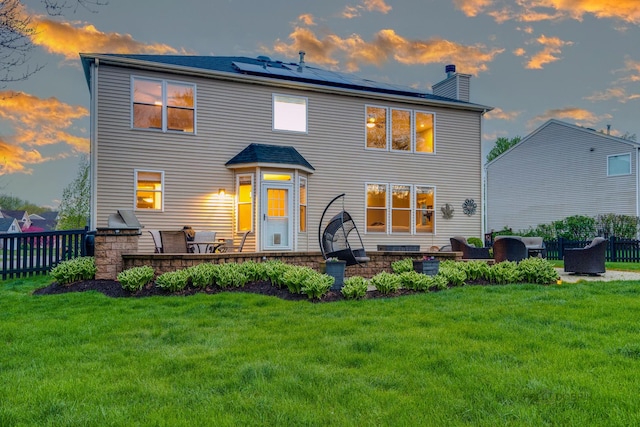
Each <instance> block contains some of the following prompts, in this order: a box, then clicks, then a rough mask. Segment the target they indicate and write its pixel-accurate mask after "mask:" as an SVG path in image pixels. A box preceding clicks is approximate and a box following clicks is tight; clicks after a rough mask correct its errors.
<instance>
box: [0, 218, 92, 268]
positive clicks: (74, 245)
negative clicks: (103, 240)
mask: <svg viewBox="0 0 640 427" xmlns="http://www.w3.org/2000/svg"><path fill="white" fill-rule="evenodd" d="M0 252H1V253H2V280H6V279H11V278H16V277H26V276H34V275H37V274H46V273H48V272H49V270H50V269H51V268H52V267H55V266H56V265H58V263H60V262H61V261H66V260H68V259H71V258H76V257H80V256H87V255H93V234H91V233H90V232H89V231H88V230H87V229H84V230H65V231H43V232H40V233H11V234H0Z"/></svg>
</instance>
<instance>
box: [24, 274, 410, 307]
mask: <svg viewBox="0 0 640 427" xmlns="http://www.w3.org/2000/svg"><path fill="white" fill-rule="evenodd" d="M86 291H97V292H101V293H103V294H104V295H106V296H108V297H112V298H142V297H150V296H156V295H160V296H189V295H194V294H197V293H205V294H218V293H221V292H247V293H255V294H261V295H269V296H274V297H278V298H281V299H284V300H290V301H300V300H304V301H310V302H314V303H319V302H333V301H340V300H344V299H345V298H344V296H343V295H342V293H341V292H339V291H329V292H328V293H327V294H326V295H324V296H323V297H322V298H321V299H319V300H318V299H313V300H311V299H309V298H308V297H307V295H306V294H292V293H291V292H289V290H288V289H286V288H283V289H280V288H278V287H276V286H273V285H272V284H271V282H270V281H258V282H250V283H247V284H246V285H245V286H243V287H241V288H224V289H222V288H219V287H216V286H209V287H207V288H205V289H201V288H195V287H193V286H187V287H186V288H185V289H184V290H182V291H178V292H168V291H165V290H163V289H161V288H158V287H157V286H154V285H153V284H149V285H147V286H146V287H145V288H143V289H141V290H140V291H137V292H129V291H127V290H124V289H122V286H121V285H120V282H118V281H116V280H84V281H80V282H75V283H71V284H69V285H60V284H58V283H52V284H51V285H49V286H46V287H44V288H40V289H36V290H35V291H34V292H33V294H34V295H54V294H63V293H67V292H86ZM415 293H417V292H415V291H410V290H408V289H400V290H399V291H398V292H394V293H391V294H383V293H381V292H379V291H377V290H371V291H368V292H367V295H366V296H365V297H364V299H372V298H394V297H398V296H402V295H410V294H415Z"/></svg>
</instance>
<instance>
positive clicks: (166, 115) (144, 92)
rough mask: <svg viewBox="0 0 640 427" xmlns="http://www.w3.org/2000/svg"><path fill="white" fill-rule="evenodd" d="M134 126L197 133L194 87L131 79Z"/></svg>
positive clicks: (168, 82)
mask: <svg viewBox="0 0 640 427" xmlns="http://www.w3.org/2000/svg"><path fill="white" fill-rule="evenodd" d="M132 88H133V89H132V91H133V93H132V96H131V99H132V103H133V107H132V112H133V113H132V126H133V128H135V129H157V130H161V131H163V132H167V131H171V132H184V133H195V93H196V87H195V85H193V84H188V83H180V82H172V81H167V80H154V79H146V78H139V77H132Z"/></svg>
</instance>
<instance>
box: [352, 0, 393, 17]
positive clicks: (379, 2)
mask: <svg viewBox="0 0 640 427" xmlns="http://www.w3.org/2000/svg"><path fill="white" fill-rule="evenodd" d="M362 11H367V12H380V13H383V14H385V15H386V14H387V13H389V12H390V11H391V6H389V5H388V4H386V3H385V1H384V0H362V4H359V5H357V6H349V5H347V6H345V8H344V10H343V11H342V14H341V15H342V17H343V18H346V19H353V18H357V17H358V16H360V15H362Z"/></svg>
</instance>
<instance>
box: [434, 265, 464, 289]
mask: <svg viewBox="0 0 640 427" xmlns="http://www.w3.org/2000/svg"><path fill="white" fill-rule="evenodd" d="M462 264H464V263H463V262H456V261H442V262H440V269H439V270H438V275H439V276H442V277H444V278H445V279H446V280H447V284H450V285H451V286H464V284H465V280H467V273H466V271H465V266H464V265H462Z"/></svg>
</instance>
